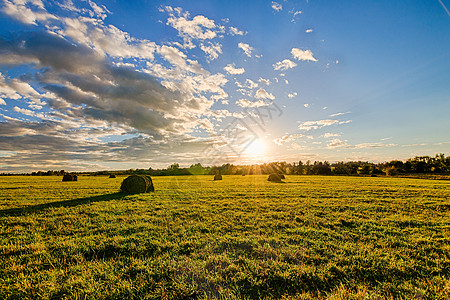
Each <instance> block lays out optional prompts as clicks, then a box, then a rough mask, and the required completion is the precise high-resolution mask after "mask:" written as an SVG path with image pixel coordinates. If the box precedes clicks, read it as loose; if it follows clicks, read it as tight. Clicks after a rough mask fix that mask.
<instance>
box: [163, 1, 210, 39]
mask: <svg viewBox="0 0 450 300" xmlns="http://www.w3.org/2000/svg"><path fill="white" fill-rule="evenodd" d="M166 11H168V12H169V14H170V16H169V18H168V19H167V25H170V26H172V27H173V28H175V29H176V30H178V33H179V35H180V36H182V37H184V38H194V39H199V40H209V39H213V38H215V37H216V36H217V33H216V31H215V29H216V28H217V25H216V24H215V22H214V20H211V19H208V18H207V17H205V16H202V15H197V16H195V17H194V18H192V19H190V16H189V14H188V13H184V14H183V13H182V11H181V9H179V8H178V9H173V8H171V7H170V6H166Z"/></svg>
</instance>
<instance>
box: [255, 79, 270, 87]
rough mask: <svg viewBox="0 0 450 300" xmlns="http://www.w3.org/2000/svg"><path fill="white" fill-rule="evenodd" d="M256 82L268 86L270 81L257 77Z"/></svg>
mask: <svg viewBox="0 0 450 300" xmlns="http://www.w3.org/2000/svg"><path fill="white" fill-rule="evenodd" d="M258 81H259V82H261V83H264V84H265V85H270V79H264V78H262V77H259V79H258Z"/></svg>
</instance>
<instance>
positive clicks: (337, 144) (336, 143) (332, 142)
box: [327, 139, 348, 148]
mask: <svg viewBox="0 0 450 300" xmlns="http://www.w3.org/2000/svg"><path fill="white" fill-rule="evenodd" d="M344 146H348V144H347V142H346V141H342V140H340V139H332V140H330V141H328V144H327V147H328V148H338V147H344Z"/></svg>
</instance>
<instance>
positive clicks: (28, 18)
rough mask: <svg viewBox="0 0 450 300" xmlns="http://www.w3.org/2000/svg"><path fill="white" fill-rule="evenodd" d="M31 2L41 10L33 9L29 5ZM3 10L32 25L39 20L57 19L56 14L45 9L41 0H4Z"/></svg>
mask: <svg viewBox="0 0 450 300" xmlns="http://www.w3.org/2000/svg"><path fill="white" fill-rule="evenodd" d="M29 4H31V5H33V6H35V8H38V10H39V11H36V10H32V9H31V8H30V7H28V6H27V5H29ZM2 12H3V13H5V14H7V15H9V16H10V17H12V18H14V19H16V20H18V21H20V22H22V23H25V24H32V25H37V22H45V21H47V20H51V19H56V17H55V16H54V15H52V14H50V13H48V12H47V11H46V10H45V7H44V4H43V3H42V2H41V1H26V0H12V1H8V0H4V1H3V7H2Z"/></svg>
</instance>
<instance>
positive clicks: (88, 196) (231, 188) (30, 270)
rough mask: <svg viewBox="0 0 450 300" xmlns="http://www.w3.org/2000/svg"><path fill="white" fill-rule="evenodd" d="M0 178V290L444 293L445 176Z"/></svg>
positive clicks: (65, 293) (448, 256)
mask: <svg viewBox="0 0 450 300" xmlns="http://www.w3.org/2000/svg"><path fill="white" fill-rule="evenodd" d="M123 178H124V177H118V178H116V179H109V178H107V177H88V176H80V177H79V179H78V180H79V181H78V182H61V177H26V176H23V177H19V176H16V177H12V176H11V177H6V176H4V177H0V220H1V230H0V247H1V250H0V255H1V258H0V267H1V270H0V299H50V298H51V299H65V298H67V299H264V298H265V299H272V298H285V299H317V298H320V299H413V298H415V299H449V298H450V181H439V180H421V179H401V178H386V177H337V176H330V177H325V176H287V178H286V180H285V183H271V182H267V181H266V178H267V176H265V175H264V176H256V175H255V176H245V177H243V176H224V179H223V181H212V176H178V177H154V178H153V181H154V184H155V188H156V192H155V193H151V194H139V195H124V194H121V193H119V187H120V183H121V181H122V180H123Z"/></svg>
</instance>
